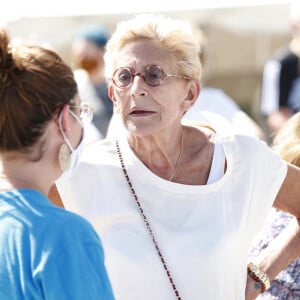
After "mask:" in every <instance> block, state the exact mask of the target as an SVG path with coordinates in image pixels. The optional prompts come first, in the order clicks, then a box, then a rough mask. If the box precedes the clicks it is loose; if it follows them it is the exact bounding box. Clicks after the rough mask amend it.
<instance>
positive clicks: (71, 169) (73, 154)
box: [58, 110, 85, 177]
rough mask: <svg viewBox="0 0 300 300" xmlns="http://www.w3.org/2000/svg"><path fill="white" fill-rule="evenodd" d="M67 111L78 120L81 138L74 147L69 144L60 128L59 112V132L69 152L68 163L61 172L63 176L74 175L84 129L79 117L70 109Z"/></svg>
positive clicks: (60, 116) (82, 144)
mask: <svg viewBox="0 0 300 300" xmlns="http://www.w3.org/2000/svg"><path fill="white" fill-rule="evenodd" d="M69 113H70V114H71V115H72V116H73V117H74V118H75V119H76V121H78V123H79V124H80V126H81V128H82V136H81V140H80V142H79V144H78V145H77V147H76V148H75V149H74V148H73V146H72V145H71V143H70V141H69V139H68V138H67V136H66V134H65V132H64V130H63V128H62V113H60V115H59V118H58V125H59V129H60V132H61V134H62V136H63V139H64V141H65V143H66V145H67V146H68V148H69V150H70V152H71V157H70V165H69V167H68V168H67V169H66V170H65V171H64V172H63V174H62V175H64V176H65V175H66V176H68V177H71V176H72V175H74V173H75V172H76V170H77V167H78V163H79V158H80V155H81V153H82V149H83V146H84V135H85V130H84V125H83V123H82V122H81V120H80V119H79V117H78V116H77V115H76V114H75V113H74V112H72V111H71V110H69Z"/></svg>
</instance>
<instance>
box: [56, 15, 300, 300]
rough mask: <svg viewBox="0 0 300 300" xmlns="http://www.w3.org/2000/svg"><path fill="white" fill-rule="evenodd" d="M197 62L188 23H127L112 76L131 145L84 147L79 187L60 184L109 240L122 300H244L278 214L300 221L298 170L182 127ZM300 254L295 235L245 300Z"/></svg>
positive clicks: (68, 202) (112, 56)
mask: <svg viewBox="0 0 300 300" xmlns="http://www.w3.org/2000/svg"><path fill="white" fill-rule="evenodd" d="M198 52H199V44H198V41H197V39H196V38H195V37H194V35H193V31H192V29H191V28H190V26H188V25H187V24H186V23H184V22H180V21H176V20H171V19H167V18H164V17H159V16H151V15H150V16H145V15H141V16H138V17H136V18H133V19H131V20H128V21H125V22H121V23H119V24H118V26H117V29H116V31H115V32H114V34H113V35H112V37H111V39H110V40H109V42H108V44H107V52H106V54H105V66H106V68H105V74H106V77H107V79H108V80H109V95H110V98H111V99H112V100H113V103H114V107H115V110H116V112H117V113H118V114H119V116H120V118H121V120H122V123H123V126H124V127H125V128H126V134H124V132H123V131H122V132H120V135H119V136H118V137H117V140H116V138H115V137H114V138H111V139H108V138H107V139H105V140H103V141H100V142H98V143H96V144H93V145H90V146H88V147H86V148H85V153H84V156H83V159H82V161H81V162H80V164H79V166H78V169H77V172H76V173H75V174H74V175H73V176H72V178H66V177H65V178H63V179H62V180H59V181H57V185H58V189H59V192H60V193H61V196H62V199H63V201H64V204H65V206H66V208H67V209H71V210H74V211H77V212H79V213H80V214H82V215H83V216H85V217H87V218H88V219H89V220H91V221H92V222H93V224H94V226H95V228H96V229H97V232H98V234H99V235H100V236H101V239H102V241H103V245H104V249H105V253H106V255H107V256H106V258H107V260H106V266H107V270H108V274H109V277H110V280H111V283H112V287H113V290H114V293H115V296H116V298H117V299H130V300H133V299H163V300H169V299H170V300H171V299H198V298H199V295H201V296H200V297H201V298H203V299H210V300H213V299H222V300H223V299H231V300H235V299H236V300H240V299H244V298H245V289H246V281H247V259H248V252H249V248H250V243H251V239H252V238H253V237H254V235H255V234H256V233H257V232H258V231H259V229H260V227H261V226H262V225H263V223H264V220H265V218H266V215H267V213H268V211H269V209H270V208H271V206H272V205H274V206H275V207H278V208H280V209H282V210H286V211H289V212H293V214H294V215H295V216H296V217H297V218H299V217H300V205H299V198H300V195H299V189H298V187H297V186H295V184H294V183H295V182H296V181H299V180H300V170H299V169H298V168H296V167H293V166H291V165H287V163H286V162H284V161H283V160H282V159H281V158H280V157H279V156H278V155H277V154H276V153H274V152H273V151H272V150H271V149H270V148H268V147H267V146H266V144H265V143H263V142H261V141H259V140H258V139H257V138H253V137H249V136H246V135H245V136H243V135H232V136H230V137H226V138H223V136H222V135H219V134H215V133H214V132H213V131H211V130H209V129H208V128H204V127H201V128H198V127H191V126H186V125H182V117H183V115H184V114H185V113H186V112H187V111H188V110H189V109H190V108H191V107H192V106H193V104H194V103H195V101H196V100H197V98H198V96H199V93H200V89H201V85H200V78H201V64H200V60H199V58H198ZM87 177H88V180H87ZM82 194H85V196H86V198H85V199H86V201H80V199H81V195H82ZM295 225H298V224H295ZM294 229H295V232H299V226H295V228H294ZM295 245H297V247H294V246H295ZM299 248H300V246H299V239H297V238H296V237H295V236H294V235H293V232H291V235H290V236H289V239H287V240H286V242H285V243H284V244H282V247H277V248H276V250H277V252H276V253H275V254H276V255H275V256H270V257H268V260H266V259H265V258H264V257H262V260H258V261H257V264H258V268H259V269H258V271H256V273H257V274H258V273H259V278H260V279H255V277H254V276H253V274H252V273H253V272H252V273H250V271H251V270H250V269H249V274H250V275H251V276H252V277H250V276H249V279H248V285H247V294H246V299H247V300H250V299H254V297H255V296H257V294H258V293H259V292H262V291H263V290H264V289H266V288H267V287H268V280H267V275H268V276H269V277H270V279H271V280H272V279H273V278H274V277H275V276H276V275H277V274H278V272H279V271H280V270H282V269H284V268H285V267H286V264H287V263H288V262H290V261H291V260H293V259H294V258H295V257H296V256H298V255H299V254H300V249H299ZM264 274H267V275H264ZM256 288H257V289H256Z"/></svg>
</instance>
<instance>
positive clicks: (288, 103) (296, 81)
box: [261, 1, 300, 135]
mask: <svg viewBox="0 0 300 300" xmlns="http://www.w3.org/2000/svg"><path fill="white" fill-rule="evenodd" d="M290 26H291V32H292V40H291V42H290V43H289V45H288V46H287V47H284V48H283V49H280V50H279V51H278V52H277V53H276V54H275V55H274V57H272V58H271V59H270V60H268V61H267V62H266V64H265V66H264V70H263V78H262V100H261V112H262V114H263V115H265V116H266V117H267V125H268V128H269V131H270V134H271V135H274V134H276V132H278V130H279V129H280V128H281V127H282V126H283V125H284V124H285V122H286V121H287V120H288V119H289V118H290V117H291V116H292V115H293V114H294V113H296V112H298V111H299V110H300V59H299V57H300V2H299V1H293V2H292V3H291V6H290Z"/></svg>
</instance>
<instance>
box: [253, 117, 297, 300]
mask: <svg viewBox="0 0 300 300" xmlns="http://www.w3.org/2000/svg"><path fill="white" fill-rule="evenodd" d="M299 145H300V113H296V114H295V115H294V116H292V117H291V118H290V119H289V120H288V121H287V122H286V123H285V124H284V125H283V127H282V128H281V129H280V130H279V132H278V133H277V135H276V136H275V138H274V143H273V148H274V149H275V151H276V152H278V153H279V154H280V155H281V157H282V158H283V159H284V160H286V161H287V162H290V163H292V164H294V165H296V166H300V147H299ZM295 184H297V183H295ZM293 219H294V217H293V215H291V214H288V213H285V212H283V211H280V210H277V209H274V208H273V209H272V210H271V211H270V213H269V215H268V218H267V220H266V223H265V226H264V228H263V230H262V231H261V233H260V234H259V235H258V236H257V237H256V239H255V241H254V242H253V246H252V249H251V252H250V257H251V259H252V260H255V259H256V257H258V256H259V255H260V253H261V252H262V251H264V249H266V248H267V247H268V245H269V244H270V243H271V242H272V241H273V240H274V239H275V238H277V237H278V236H279V235H281V236H284V229H285V228H286V227H288V226H291V225H292V222H291V221H292V220H293ZM293 221H294V220H293ZM279 237H280V236H279ZM277 243H280V242H277ZM258 299H259V300H285V299H288V300H296V299H300V258H299V257H298V258H297V259H296V260H294V261H293V262H292V263H290V264H289V265H288V267H287V268H286V269H284V270H283V271H281V272H280V273H279V274H278V276H277V277H276V278H275V279H274V280H273V281H272V284H271V287H270V288H269V289H268V290H267V291H266V292H264V293H263V294H261V295H260V296H259V297H258V298H257V300H258Z"/></svg>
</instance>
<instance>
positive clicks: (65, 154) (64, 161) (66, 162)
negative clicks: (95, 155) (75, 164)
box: [58, 143, 71, 171]
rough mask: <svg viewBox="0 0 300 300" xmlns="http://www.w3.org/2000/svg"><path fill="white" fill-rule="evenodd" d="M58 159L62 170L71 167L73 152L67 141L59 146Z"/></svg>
mask: <svg viewBox="0 0 300 300" xmlns="http://www.w3.org/2000/svg"><path fill="white" fill-rule="evenodd" d="M58 161H59V166H60V168H61V170H62V171H65V170H67V169H68V168H69V166H70V162H71V153H70V150H69V148H68V146H67V144H65V143H63V144H62V145H61V146H60V148H59V152H58Z"/></svg>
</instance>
